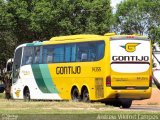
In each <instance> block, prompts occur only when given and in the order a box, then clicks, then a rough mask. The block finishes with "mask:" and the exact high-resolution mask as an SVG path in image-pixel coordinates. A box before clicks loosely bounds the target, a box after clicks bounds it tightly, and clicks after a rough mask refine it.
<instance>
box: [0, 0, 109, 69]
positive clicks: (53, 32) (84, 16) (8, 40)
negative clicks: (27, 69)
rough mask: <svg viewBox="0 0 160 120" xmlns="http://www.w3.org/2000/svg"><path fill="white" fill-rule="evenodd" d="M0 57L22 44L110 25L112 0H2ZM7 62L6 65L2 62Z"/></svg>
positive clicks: (102, 30)
mask: <svg viewBox="0 0 160 120" xmlns="http://www.w3.org/2000/svg"><path fill="white" fill-rule="evenodd" d="M0 6H1V7H0V32H1V33H0V40H1V41H0V45H1V46H2V45H4V47H1V48H0V50H1V51H4V52H2V53H1V54H0V61H2V62H3V63H4V62H5V61H6V59H8V58H9V57H13V52H14V51H13V50H14V49H15V47H16V46H17V45H19V44H22V43H25V42H32V41H35V40H48V39H50V38H51V37H53V36H60V35H70V34H83V33H92V34H93V33H96V34H104V33H106V32H109V30H110V28H111V20H112V12H111V7H110V0H101V1H99V0H0ZM3 66H4V65H3Z"/></svg>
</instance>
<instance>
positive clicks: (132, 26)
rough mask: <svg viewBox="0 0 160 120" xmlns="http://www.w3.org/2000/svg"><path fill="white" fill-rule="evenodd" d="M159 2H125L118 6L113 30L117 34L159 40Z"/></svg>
mask: <svg viewBox="0 0 160 120" xmlns="http://www.w3.org/2000/svg"><path fill="white" fill-rule="evenodd" d="M159 6H160V1H159V0H140V1H139V0H126V1H124V2H121V3H120V4H119V5H118V9H117V12H116V14H115V24H114V29H115V30H116V31H117V32H119V33H125V34H135V33H136V34H141V35H148V36H149V38H151V39H152V40H154V41H158V40H159V39H160V34H159V31H160V27H159V25H160V17H159V12H160V8H159Z"/></svg>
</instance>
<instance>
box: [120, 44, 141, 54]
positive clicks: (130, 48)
mask: <svg viewBox="0 0 160 120" xmlns="http://www.w3.org/2000/svg"><path fill="white" fill-rule="evenodd" d="M139 44H140V43H127V44H125V45H123V46H121V47H122V48H124V49H125V50H126V51H127V52H134V51H135V50H136V46H138V45H139Z"/></svg>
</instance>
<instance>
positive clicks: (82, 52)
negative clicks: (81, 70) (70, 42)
mask: <svg viewBox="0 0 160 120" xmlns="http://www.w3.org/2000/svg"><path fill="white" fill-rule="evenodd" d="M76 55H77V56H76V61H77V62H79V61H88V43H78V44H77V54H76Z"/></svg>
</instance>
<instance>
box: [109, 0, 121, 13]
mask: <svg viewBox="0 0 160 120" xmlns="http://www.w3.org/2000/svg"><path fill="white" fill-rule="evenodd" d="M121 1H123V0H111V6H112V7H113V13H114V12H115V11H116V5H117V4H119V3H120V2H121Z"/></svg>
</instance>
